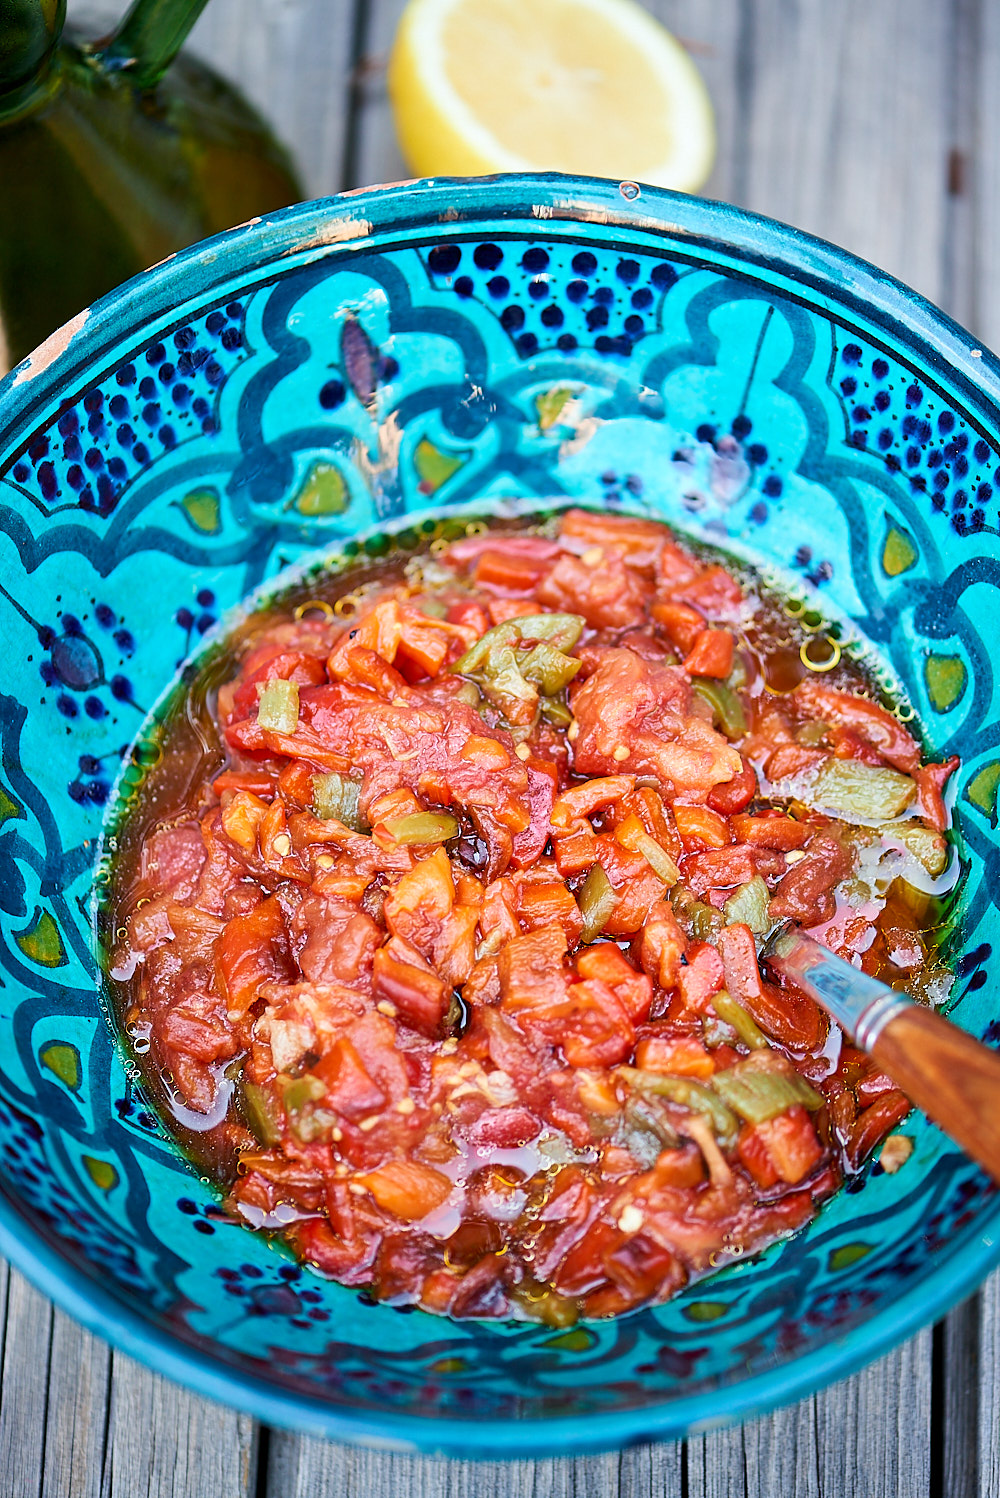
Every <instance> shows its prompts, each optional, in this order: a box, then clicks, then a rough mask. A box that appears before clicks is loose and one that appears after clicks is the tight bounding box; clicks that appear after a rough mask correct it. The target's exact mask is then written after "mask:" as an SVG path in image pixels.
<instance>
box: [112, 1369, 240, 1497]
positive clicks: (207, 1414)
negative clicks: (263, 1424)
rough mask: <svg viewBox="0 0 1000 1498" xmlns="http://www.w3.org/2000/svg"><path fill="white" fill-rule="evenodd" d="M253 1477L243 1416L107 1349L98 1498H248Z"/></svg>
mask: <svg viewBox="0 0 1000 1498" xmlns="http://www.w3.org/2000/svg"><path fill="white" fill-rule="evenodd" d="M256 1480H257V1433H256V1428H255V1426H254V1422H253V1421H252V1420H251V1419H250V1417H249V1415H242V1414H239V1413H238V1412H237V1411H236V1410H230V1409H226V1408H224V1407H223V1406H222V1405H219V1404H213V1403H211V1402H210V1401H209V1400H207V1399H199V1398H198V1396H197V1395H195V1394H189V1393H188V1391H187V1390H186V1389H182V1388H180V1387H179V1385H177V1384H174V1383H171V1382H169V1380H167V1379H165V1378H160V1376H159V1375H158V1374H155V1373H150V1372H149V1370H148V1369H146V1368H142V1367H140V1365H139V1364H138V1363H134V1362H133V1361H132V1360H131V1358H126V1357H125V1356H124V1355H123V1354H122V1353H119V1352H116V1353H114V1354H113V1361H112V1381H111V1409H110V1415H109V1422H108V1436H107V1453H106V1456H105V1464H104V1480H103V1484H102V1487H101V1498H193V1495H195V1494H202V1493H204V1494H206V1495H209V1494H210V1495H211V1498H249V1495H250V1494H251V1493H253V1492H254V1491H255V1486H256Z"/></svg>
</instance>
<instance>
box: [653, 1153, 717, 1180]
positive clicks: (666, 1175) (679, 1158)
mask: <svg viewBox="0 0 1000 1498" xmlns="http://www.w3.org/2000/svg"><path fill="white" fill-rule="evenodd" d="M652 1177H653V1181H652V1184H653V1186H654V1188H656V1187H659V1188H664V1187H666V1188H667V1189H669V1188H671V1187H678V1186H679V1187H682V1188H683V1187H685V1186H687V1187H691V1186H700V1185H701V1183H702V1182H703V1181H704V1179H705V1161H704V1158H703V1156H702V1153H701V1150H700V1149H698V1147H697V1145H694V1144H682V1145H679V1146H678V1147H677V1148H676V1149H666V1150H661V1151H660V1153H659V1155H658V1156H657V1157H656V1164H655V1165H654V1166H653V1170H652Z"/></svg>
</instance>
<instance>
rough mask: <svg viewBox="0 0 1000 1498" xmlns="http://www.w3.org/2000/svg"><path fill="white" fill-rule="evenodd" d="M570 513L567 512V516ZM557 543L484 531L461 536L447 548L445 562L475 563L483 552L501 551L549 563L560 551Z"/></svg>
mask: <svg viewBox="0 0 1000 1498" xmlns="http://www.w3.org/2000/svg"><path fill="white" fill-rule="evenodd" d="M568 513H570V512H568V511H567V514H568ZM562 549H563V548H562V547H561V546H560V544H559V542H558V541H547V540H546V538H545V537H544V536H519V535H516V534H515V533H513V532H510V531H486V532H485V533H484V534H482V535H478V536H463V538H462V540H461V541H453V542H452V543H451V545H450V546H449V547H448V552H447V560H448V561H449V562H454V563H458V565H459V566H461V565H462V563H464V562H472V561H475V559H476V557H478V556H480V555H481V553H482V552H484V551H502V552H503V553H504V555H505V556H514V557H528V558H529V560H531V561H539V560H541V561H551V560H553V559H554V558H555V557H557V556H558V555H559V554H560V552H561V551H562Z"/></svg>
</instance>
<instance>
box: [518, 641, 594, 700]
mask: <svg viewBox="0 0 1000 1498" xmlns="http://www.w3.org/2000/svg"><path fill="white" fill-rule="evenodd" d="M517 664H518V669H519V670H520V672H521V675H522V676H523V677H524V679H525V681H532V682H534V683H535V685H536V686H539V687H541V689H542V691H543V692H544V693H545V695H546V696H547V697H552V696H554V695H555V693H556V692H561V691H562V689H563V687H568V686H569V684H570V682H571V681H572V680H573V677H574V676H575V675H576V673H577V672H578V671H579V670H580V668H581V666H582V665H583V662H582V661H578V660H577V659H576V658H575V656H571V655H564V654H563V652H562V651H561V650H557V649H556V647H555V646H554V645H549V644H546V642H545V641H544V640H543V641H540V642H539V643H538V644H537V645H535V646H534V647H533V649H531V650H529V651H528V652H527V654H526V655H521V656H520V657H519V658H518V662H517Z"/></svg>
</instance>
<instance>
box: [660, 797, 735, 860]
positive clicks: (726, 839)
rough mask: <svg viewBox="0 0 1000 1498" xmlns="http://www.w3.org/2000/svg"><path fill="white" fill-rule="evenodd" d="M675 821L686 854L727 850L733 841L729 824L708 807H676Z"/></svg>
mask: <svg viewBox="0 0 1000 1498" xmlns="http://www.w3.org/2000/svg"><path fill="white" fill-rule="evenodd" d="M674 821H675V822H676V823H677V831H678V832H679V833H680V835H681V842H682V843H683V844H684V851H685V853H700V852H702V851H703V850H705V849H707V848H726V847H728V846H729V844H730V843H731V842H732V841H733V834H732V831H731V830H730V827H729V823H728V822H727V821H725V820H724V818H722V817H720V816H719V814H718V812H715V811H709V809H708V807H707V806H679V805H677V804H676V803H675V805H674Z"/></svg>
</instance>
